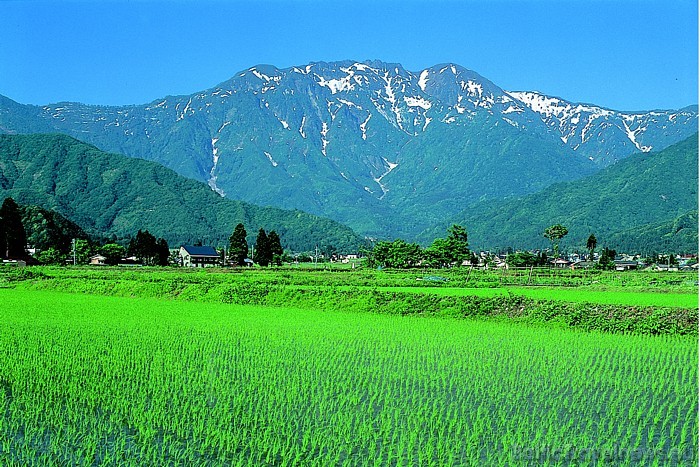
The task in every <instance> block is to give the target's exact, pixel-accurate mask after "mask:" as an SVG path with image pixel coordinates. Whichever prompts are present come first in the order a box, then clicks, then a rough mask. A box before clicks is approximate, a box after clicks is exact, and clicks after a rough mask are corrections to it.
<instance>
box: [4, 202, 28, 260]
mask: <svg viewBox="0 0 700 467" xmlns="http://www.w3.org/2000/svg"><path fill="white" fill-rule="evenodd" d="M26 247H27V234H26V233H25V231H24V225H23V224H22V215H21V213H20V210H19V206H18V205H17V203H15V200H14V199H12V198H5V201H3V203H2V207H0V256H1V257H3V258H12V259H18V258H24V257H26V256H27V251H26Z"/></svg>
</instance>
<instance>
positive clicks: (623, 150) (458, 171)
mask: <svg viewBox="0 0 700 467" xmlns="http://www.w3.org/2000/svg"><path fill="white" fill-rule="evenodd" d="M520 97H521V98H522V95H521V96H520ZM531 100H532V99H531ZM14 104H16V103H14ZM568 105H569V104H562V106H563V108H567V106H568ZM533 107H536V106H534V105H533V104H532V102H530V105H527V104H526V103H524V102H522V101H521V100H518V99H517V98H516V97H514V96H513V95H511V94H509V93H508V92H507V91H505V90H503V89H501V88H500V87H498V86H497V85H496V84H495V83H493V82H491V81H490V80H488V79H487V78H485V77H483V76H481V75H479V74H478V73H477V72H475V71H472V70H468V69H466V68H464V67H461V66H459V65H457V64H453V63H447V64H441V65H435V66H433V67H429V68H426V69H424V70H421V71H420V72H411V71H407V70H405V69H404V68H403V67H402V66H401V65H400V64H389V63H384V62H381V61H365V62H357V61H353V60H346V61H340V62H312V63H309V64H307V65H304V66H293V67H288V68H285V69H279V68H277V67H274V66H272V65H258V66H254V67H250V68H248V69H246V70H242V71H241V72H239V73H236V74H235V75H234V76H233V77H231V78H230V79H229V80H226V81H223V82H221V83H219V84H218V85H216V86H214V87H211V88H209V89H207V90H204V91H200V92H197V93H193V94H189V95H182V96H168V97H165V98H161V99H156V100H153V101H151V102H150V103H148V104H143V105H134V106H124V107H107V106H85V105H81V104H74V103H59V104H50V105H46V106H42V107H34V108H31V107H26V106H24V107H22V106H21V104H16V105H11V104H9V103H7V102H5V101H4V100H0V131H5V132H11V131H14V132H24V131H28V130H37V129H39V130H41V131H46V130H47V129H49V130H50V131H58V132H63V133H67V134H70V135H71V136H73V137H76V138H78V139H81V140H85V141H87V142H89V143H91V144H94V145H96V146H98V147H100V148H101V149H104V150H108V151H112V152H117V153H121V154H125V155H128V156H131V157H137V158H142V159H146V160H152V161H155V162H158V163H160V164H162V165H165V166H166V167H169V168H171V169H173V170H175V171H176V172H178V173H179V174H181V175H184V176H186V177H188V178H193V179H195V180H199V181H202V182H205V183H207V184H208V185H209V186H210V188H211V189H212V190H213V191H215V192H216V193H218V194H220V195H225V196H227V197H230V198H233V199H240V200H243V201H247V202H251V203H256V204H261V205H272V206H276V207H281V208H285V209H301V210H304V211H306V212H310V213H312V214H316V215H323V216H327V217H330V218H332V219H334V220H336V221H339V222H342V223H344V224H347V225H350V226H351V227H353V228H354V229H355V230H357V231H358V232H361V233H363V234H365V235H368V236H379V237H392V236H394V237H395V236H402V237H406V238H409V239H410V238H412V237H415V235H417V234H418V233H419V232H421V231H423V230H425V229H426V228H429V227H431V226H432V225H434V224H435V223H436V222H440V221H441V220H444V219H446V218H449V217H450V216H453V215H455V214H457V213H458V212H459V211H460V210H461V207H462V206H463V205H465V204H471V203H473V202H476V201H479V200H482V199H502V198H505V197H511V196H521V195H524V194H527V193H533V192H536V191H538V190H541V189H543V188H545V187H547V186H549V185H550V184H552V183H555V182H557V181H562V180H574V179H577V178H580V177H583V176H586V175H589V174H591V173H594V172H595V171H597V170H599V169H600V168H602V167H604V166H606V165H607V164H609V163H612V162H614V161H616V160H619V159H623V158H625V157H628V156H630V155H631V154H633V153H635V152H638V149H637V146H636V145H635V144H634V143H633V142H632V140H630V139H629V134H630V133H629V132H628V131H627V130H625V129H624V128H625V127H624V125H625V123H624V122H625V120H624V118H623V117H619V116H617V114H615V115H603V116H600V115H599V114H600V113H601V111H599V110H595V109H594V111H589V113H588V114H586V113H585V112H584V113H581V112H579V114H578V118H579V123H580V125H582V126H581V128H578V129H573V130H572V129H571V122H572V120H573V119H574V118H576V117H575V116H572V115H573V114H572V113H571V112H568V113H565V112H564V111H562V112H560V113H561V114H562V116H563V115H564V114H566V116H567V119H568V120H567V119H565V118H563V117H562V119H561V120H556V119H552V118H551V115H550V116H549V117H547V116H546V115H545V116H544V117H547V118H543V114H542V113H541V112H538V111H536V110H533ZM570 114H571V115H570ZM594 114H595V115H598V116H597V117H596V118H593V117H592V115H594ZM671 115H672V113H668V114H664V115H657V116H655V119H647V120H644V121H642V120H640V119H637V120H635V122H636V123H634V125H640V126H634V127H629V130H630V131H631V132H632V133H633V134H634V135H636V136H634V139H635V141H636V140H639V141H638V142H639V145H642V146H643V147H654V146H655V145H656V144H657V143H656V142H655V141H656V140H658V141H660V143H659V145H666V144H667V143H668V144H670V143H673V142H675V141H676V140H679V139H681V137H682V136H684V134H685V133H684V132H687V131H689V130H688V126H690V125H688V122H690V121H693V119H694V121H697V112H695V113H694V114H692V115H685V116H683V118H679V117H678V116H676V117H674V119H673V120H674V121H675V123H674V121H671V119H670V117H671ZM613 117H614V118H613ZM586 118H588V120H586V122H589V120H591V119H592V121H593V123H592V124H591V126H590V128H589V129H588V130H586V135H587V138H586V137H584V138H582V139H585V144H582V145H579V147H575V146H572V145H569V144H566V142H565V141H564V140H562V137H563V136H564V135H563V133H562V131H564V130H566V131H569V132H573V133H572V134H574V135H578V136H579V137H580V135H581V133H582V132H583V129H585V128H586V126H585V125H583V121H584V119H586ZM621 118H622V120H620V119H621ZM664 119H665V120H664ZM621 122H622V123H621ZM631 124H632V123H628V124H627V125H628V126H629V125H631ZM643 125H647V126H645V127H644V130H643V131H642V126H643ZM664 125H665V126H666V127H669V128H672V129H673V131H671V130H669V129H668V128H663V127H664ZM634 132H637V133H634ZM647 133H654V134H655V135H657V136H653V135H652V136H644V135H647ZM567 134H568V133H567ZM643 136H644V137H643ZM652 140H653V141H652ZM567 141H569V139H567ZM571 141H573V139H571Z"/></svg>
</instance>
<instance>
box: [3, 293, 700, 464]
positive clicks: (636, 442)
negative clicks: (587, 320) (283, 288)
mask: <svg viewBox="0 0 700 467" xmlns="http://www.w3.org/2000/svg"><path fill="white" fill-rule="evenodd" d="M0 303H2V304H3V305H2V317H3V325H2V326H1V327H0V449H2V451H0V461H1V462H2V463H3V464H8V465H13V464H15V465H43V464H63V465H65V464H69V465H94V464H119V465H164V464H173V465H440V466H442V465H475V464H481V465H525V464H544V465H569V464H571V463H576V464H578V465H595V464H597V463H599V462H600V461H601V460H604V459H605V458H606V456H607V459H608V460H609V461H610V462H613V463H615V464H621V465H625V464H626V463H629V464H630V465H635V464H639V463H644V464H649V465H654V463H657V464H658V465H669V464H670V465H674V463H675V464H676V465H693V464H695V465H696V464H697V457H696V456H695V453H696V452H697V449H698V435H697V433H698V422H697V409H698V400H697V391H698V385H697V377H698V368H697V358H698V353H697V352H698V349H697V341H696V340H695V338H689V337H683V336H673V335H665V336H655V337H653V336H643V335H621V334H602V333H595V332H581V331H575V330H570V329H561V328H554V327H543V326H529V325H526V324H514V323H509V322H494V321H476V320H447V319H424V318H420V317H412V316H404V317H401V316H393V315H375V314H366V313H351V312H348V313H345V312H324V311H322V310H318V311H314V310H304V309H295V308H283V307H277V308H267V307H252V306H238V305H223V304H215V303H203V302H189V301H164V300H155V299H145V298H120V297H102V296H92V295H75V294H62V293H56V292H44V291H23V290H19V289H18V290H0Z"/></svg>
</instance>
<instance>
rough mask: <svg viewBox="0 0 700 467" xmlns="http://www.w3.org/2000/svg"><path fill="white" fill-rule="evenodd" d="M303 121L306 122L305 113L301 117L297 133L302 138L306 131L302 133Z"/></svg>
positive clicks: (304, 136)
mask: <svg viewBox="0 0 700 467" xmlns="http://www.w3.org/2000/svg"><path fill="white" fill-rule="evenodd" d="M304 123H306V115H304V116H303V117H301V125H300V126H299V134H300V135H301V137H302V138H304V139H306V133H304Z"/></svg>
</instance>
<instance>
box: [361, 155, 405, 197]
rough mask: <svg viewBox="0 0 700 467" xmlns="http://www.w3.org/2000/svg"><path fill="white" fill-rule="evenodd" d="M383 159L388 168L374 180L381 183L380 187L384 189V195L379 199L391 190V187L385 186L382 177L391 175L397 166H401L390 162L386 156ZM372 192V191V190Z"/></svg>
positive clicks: (378, 183)
mask: <svg viewBox="0 0 700 467" xmlns="http://www.w3.org/2000/svg"><path fill="white" fill-rule="evenodd" d="M382 160H383V161H384V163H385V164H386V165H387V170H386V171H385V172H384V173H383V174H381V175H380V176H379V177H377V178H374V181H375V182H376V183H377V185H379V188H380V189H381V190H382V195H381V196H380V197H379V199H382V198H384V195H386V194H387V192H388V191H389V189H388V188H387V187H386V186H384V184H383V183H382V179H383V178H384V177H386V176H387V175H389V174H390V173H391V171H392V170H394V169H395V168H396V167H398V166H399V164H398V163H394V162H390V161H389V160H388V159H387V158H386V157H382ZM365 188H366V187H365ZM370 193H372V192H370Z"/></svg>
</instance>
